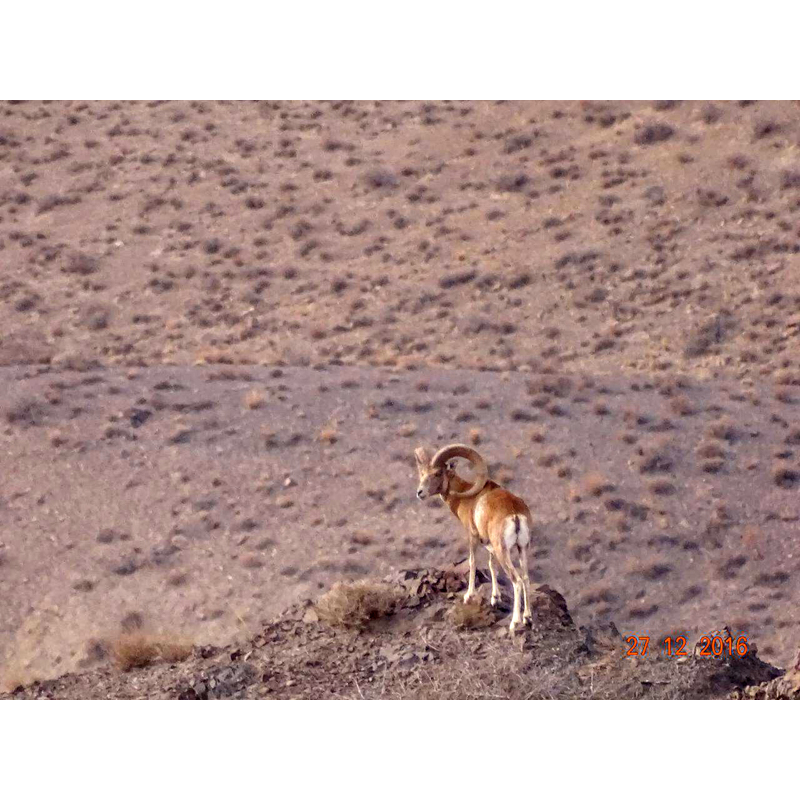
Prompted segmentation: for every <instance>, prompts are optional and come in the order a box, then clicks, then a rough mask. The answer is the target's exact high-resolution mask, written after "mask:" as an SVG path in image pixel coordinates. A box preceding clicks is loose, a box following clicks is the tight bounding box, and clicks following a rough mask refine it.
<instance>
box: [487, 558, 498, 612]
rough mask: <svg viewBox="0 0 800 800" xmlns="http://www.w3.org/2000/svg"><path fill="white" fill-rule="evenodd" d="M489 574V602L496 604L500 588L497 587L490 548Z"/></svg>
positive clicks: (495, 571)
mask: <svg viewBox="0 0 800 800" xmlns="http://www.w3.org/2000/svg"><path fill="white" fill-rule="evenodd" d="M489 574H490V575H491V576H492V599H491V603H492V605H493V606H496V605H497V601H498V600H499V599H500V590H499V589H498V588H497V570H496V569H495V568H494V555H493V554H492V551H491V550H489Z"/></svg>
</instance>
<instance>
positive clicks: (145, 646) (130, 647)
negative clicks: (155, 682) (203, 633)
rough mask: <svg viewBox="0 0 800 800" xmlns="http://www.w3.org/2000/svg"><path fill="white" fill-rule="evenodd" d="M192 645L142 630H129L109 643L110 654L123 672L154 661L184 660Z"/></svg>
mask: <svg viewBox="0 0 800 800" xmlns="http://www.w3.org/2000/svg"><path fill="white" fill-rule="evenodd" d="M191 653H192V646H191V645H190V644H188V643H187V642H183V641H180V640H176V639H164V638H161V637H158V636H155V635H154V634H150V633H146V632H144V631H131V632H130V633H123V634H121V635H120V636H119V637H117V639H116V641H114V642H113V644H112V645H111V655H112V657H113V659H114V663H115V664H116V666H117V668H118V669H120V670H122V671H123V672H127V671H128V670H131V669H137V668H140V667H147V666H149V665H150V664H153V663H155V662H156V661H163V662H166V663H170V664H172V663H175V662H176V661H185V660H186V659H187V658H188V657H189V656H190V655H191Z"/></svg>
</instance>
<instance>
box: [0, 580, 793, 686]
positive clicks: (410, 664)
mask: <svg viewBox="0 0 800 800" xmlns="http://www.w3.org/2000/svg"><path fill="white" fill-rule="evenodd" d="M461 571H462V567H461V565H456V566H455V567H453V568H447V569H443V570H440V569H411V570H403V571H401V572H399V573H396V574H394V575H391V576H389V577H387V578H386V579H385V580H383V581H372V582H371V583H370V585H369V587H367V586H366V583H367V582H366V581H362V582H360V584H359V586H358V588H359V592H358V597H359V603H360V606H359V607H360V608H363V606H364V605H365V604H366V605H367V606H369V605H370V604H371V607H372V608H373V609H375V610H376V613H375V614H370V613H364V614H361V615H360V616H359V624H358V625H356V626H354V625H352V624H349V623H343V622H342V620H341V619H338V618H337V621H338V623H339V624H336V625H328V624H326V623H324V622H321V621H320V620H319V616H320V615H319V611H320V609H321V608H324V607H326V605H325V598H320V599H319V600H318V601H317V602H311V601H307V602H304V603H299V604H296V605H294V606H292V607H291V608H289V609H287V610H286V611H285V612H284V613H283V614H281V615H280V616H279V617H278V618H277V619H275V620H273V621H272V622H269V623H266V624H264V625H263V626H262V627H261V630H260V631H259V633H258V634H257V635H256V636H254V637H252V638H251V639H248V640H247V641H246V642H243V643H241V644H239V645H236V646H229V647H225V648H214V647H196V648H195V649H194V651H193V652H192V653H191V655H189V656H188V658H186V660H184V661H182V662H180V663H154V664H152V665H149V666H145V665H138V664H127V666H126V668H125V670H124V671H123V670H121V669H113V668H102V669H98V670H95V671H93V672H86V673H82V674H77V675H65V676H63V677H62V678H59V679H56V680H51V681H44V682H40V683H35V684H33V685H30V686H27V687H20V688H18V689H16V690H15V691H14V692H12V693H11V694H10V695H6V697H11V698H16V699H26V698H42V697H46V698H132V697H139V698H179V699H191V700H194V699H221V698H249V699H253V698H276V699H277V698H284V699H288V698H305V699H325V698H364V699H373V698H430V699H455V698H462V699H481V698H515V699H534V698H585V699H588V698H651V699H657V698H693V699H700V698H721V697H725V696H728V695H729V694H731V693H732V692H738V693H739V694H740V695H742V696H750V694H751V693H754V692H761V693H762V694H764V695H765V696H773V695H775V693H776V692H778V691H784V690H783V689H780V690H774V689H771V688H768V687H771V686H774V685H776V680H777V681H783V682H784V683H783V684H780V686H784V685H785V684H786V682H787V681H791V680H793V679H792V678H791V674H789V676H788V677H787V676H782V677H781V671H780V670H779V669H777V668H775V667H773V666H771V665H769V664H767V663H765V662H763V661H761V660H760V659H759V658H758V656H757V654H756V649H755V647H754V646H753V645H752V644H751V645H750V647H749V649H748V650H747V651H746V652H740V653H737V652H736V651H735V650H734V651H733V652H732V653H722V654H720V655H719V656H712V657H703V656H701V655H700V654H699V649H700V648H699V647H697V648H695V651H693V652H691V653H687V654H686V655H684V656H682V657H679V658H676V657H670V656H668V655H667V654H665V653H664V652H661V651H658V652H657V651H656V648H655V647H654V648H653V651H652V652H651V653H646V654H641V655H640V656H635V657H632V656H630V655H628V654H627V650H628V647H627V645H626V642H625V641H624V640H623V638H622V637H621V636H620V634H619V632H618V631H617V630H616V628H615V627H614V626H613V625H606V626H602V627H598V628H580V627H578V626H576V625H575V623H574V622H573V620H572V618H571V616H570V613H569V610H568V608H567V604H566V601H565V600H564V598H563V596H562V595H561V594H560V593H559V592H557V591H556V590H554V589H552V588H551V587H549V586H546V585H539V586H535V587H532V588H533V589H534V592H533V597H532V601H533V603H532V605H533V608H534V622H533V626H532V627H531V628H530V629H527V628H526V629H524V630H523V631H522V633H520V634H518V635H516V636H511V635H510V634H509V633H508V630H507V614H508V612H509V609H508V608H507V607H499V608H496V609H492V608H490V607H489V606H488V605H486V604H483V605H482V608H483V610H484V612H485V613H486V614H487V615H489V616H490V618H492V619H491V622H490V624H489V625H486V626H482V627H481V628H480V629H477V628H468V627H464V626H460V625H456V624H454V619H453V617H454V611H455V610H456V609H457V608H458V607H460V606H462V605H463V603H462V597H461V594H462V592H463V589H464V588H465V582H464V580H463V578H462V577H461ZM480 577H481V579H482V582H485V580H486V576H485V575H481V576H480ZM367 588H369V592H367V591H366V590H367ZM351 591H352V586H348V585H343V584H340V585H338V586H337V587H335V588H334V589H332V590H331V592H333V593H337V592H338V593H342V594H343V595H344V596H345V597H349V596H350V592H351ZM329 594H330V593H329ZM385 596H391V597H392V598H393V602H392V603H391V605H387V604H386V603H385V602H384V597H385ZM365 597H367V598H371V599H367V600H365V599H364V598H365ZM329 602H330V598H328V603H329ZM724 633H729V632H728V631H727V630H723V631H715V632H714V634H712V635H718V634H724ZM768 681H772V684H767V682H768ZM761 684H763V686H759V685H761Z"/></svg>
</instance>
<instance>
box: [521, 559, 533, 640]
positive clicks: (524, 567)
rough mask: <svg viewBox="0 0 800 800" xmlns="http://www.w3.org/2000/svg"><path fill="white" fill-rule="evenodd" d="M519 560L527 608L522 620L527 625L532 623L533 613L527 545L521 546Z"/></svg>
mask: <svg viewBox="0 0 800 800" xmlns="http://www.w3.org/2000/svg"><path fill="white" fill-rule="evenodd" d="M519 561H520V572H521V573H522V591H523V596H524V598H525V609H524V611H523V612H522V621H523V622H524V623H525V624H526V625H530V624H532V619H533V615H532V614H531V604H530V598H529V597H528V595H529V594H530V590H531V579H530V574H529V573H528V548H527V546H522V547H520V548H519Z"/></svg>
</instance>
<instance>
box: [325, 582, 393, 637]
mask: <svg viewBox="0 0 800 800" xmlns="http://www.w3.org/2000/svg"><path fill="white" fill-rule="evenodd" d="M404 597H405V594H404V592H403V591H402V589H400V588H399V587H396V586H390V585H389V584H386V583H378V582H376V581H370V580H361V581H356V582H355V583H343V582H341V581H340V582H339V583H336V584H334V585H333V588H332V589H331V590H330V591H329V592H328V593H327V594H324V595H323V596H322V597H320V598H319V600H317V603H316V607H317V614H318V615H319V618H320V619H321V620H322V621H323V622H327V623H328V625H333V626H335V627H341V628H357V629H360V628H364V627H365V626H366V625H367V624H368V623H369V622H370V621H371V620H374V619H379V618H381V617H387V616H389V615H391V614H394V612H395V611H397V609H398V608H399V607H400V605H401V603H402V601H403V599H404Z"/></svg>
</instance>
